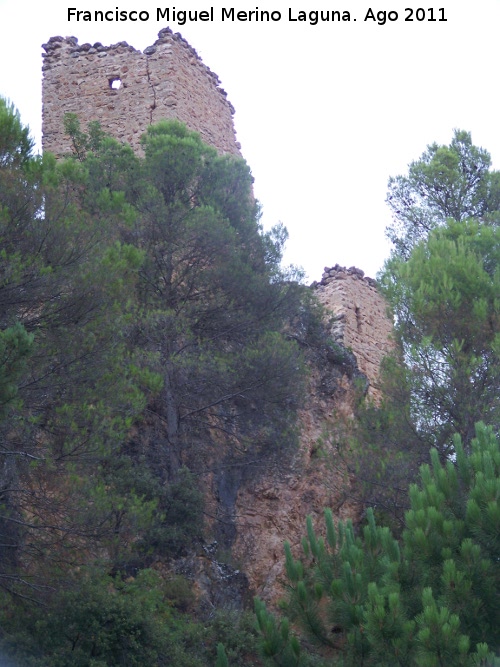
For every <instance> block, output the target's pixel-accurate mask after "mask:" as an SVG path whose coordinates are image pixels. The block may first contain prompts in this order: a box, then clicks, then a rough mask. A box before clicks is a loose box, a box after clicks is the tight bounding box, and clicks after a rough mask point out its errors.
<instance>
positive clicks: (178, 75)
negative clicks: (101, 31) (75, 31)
mask: <svg viewBox="0 0 500 667" xmlns="http://www.w3.org/2000/svg"><path fill="white" fill-rule="evenodd" d="M43 48H44V49H45V51H46V53H45V54H43V58H44V64H43V83H42V99H43V112H42V131H43V139H42V144H43V149H44V150H45V151H51V152H53V153H55V154H56V155H57V156H60V155H63V154H65V153H68V152H69V151H70V150H71V144H70V141H69V138H68V137H67V136H65V134H64V127H63V118H64V114H66V113H68V112H71V113H75V114H76V115H77V116H78V118H79V119H80V122H81V124H82V128H83V129H85V127H86V124H87V123H88V122H89V121H92V120H97V121H99V122H100V123H101V126H102V128H103V129H104V130H105V131H106V132H109V133H110V134H111V135H112V136H114V137H116V138H117V139H119V140H122V141H125V142H127V143H129V144H130V145H131V146H132V147H133V149H134V150H135V151H137V152H139V153H140V144H139V140H140V137H141V135H142V134H143V133H144V132H145V131H146V129H147V127H148V125H150V124H152V123H156V122H158V121H159V120H161V119H165V118H177V119H178V120H180V121H182V122H183V123H186V125H187V126H188V127H189V128H190V129H191V130H194V131H196V132H199V133H200V135H201V137H202V139H203V140H204V141H205V142H206V143H207V144H209V145H211V146H214V147H215V148H216V149H217V150H218V151H219V153H231V154H233V155H239V154H240V145H239V144H238V143H237V142H236V138H235V131H234V124H233V114H234V108H233V106H232V105H231V104H230V102H229V101H228V100H227V97H226V93H225V91H224V90H223V89H222V88H221V87H220V85H219V84H220V81H219V79H218V77H217V75H216V74H214V73H213V72H212V71H210V69H209V68H208V67H207V66H206V65H204V64H203V62H202V61H201V59H200V58H199V56H198V54H197V53H196V51H195V50H194V49H193V48H192V47H191V46H190V45H189V44H188V43H187V42H186V40H184V39H183V38H182V37H181V35H179V34H178V33H177V34H174V33H173V32H172V31H171V30H170V29H169V28H165V29H163V30H161V31H160V32H159V33H158V39H157V40H156V42H155V43H154V44H153V45H152V46H149V47H148V48H146V49H144V52H141V51H138V50H137V49H135V48H134V47H133V46H129V45H128V44H127V42H119V43H118V44H113V45H112V46H103V45H102V44H100V43H99V42H98V43H96V44H93V45H91V44H81V45H79V44H78V40H77V39H76V37H66V38H63V37H51V38H50V40H49V41H48V43H47V44H43Z"/></svg>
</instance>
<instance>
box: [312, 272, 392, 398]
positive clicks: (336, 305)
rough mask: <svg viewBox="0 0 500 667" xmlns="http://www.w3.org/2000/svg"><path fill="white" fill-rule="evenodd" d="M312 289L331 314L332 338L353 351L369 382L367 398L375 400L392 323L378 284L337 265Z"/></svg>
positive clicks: (388, 348) (378, 395) (362, 273)
mask: <svg viewBox="0 0 500 667" xmlns="http://www.w3.org/2000/svg"><path fill="white" fill-rule="evenodd" d="M314 287H315V288H316V296H317V297H318V299H319V301H320V302H321V303H322V304H323V306H324V307H325V308H326V310H327V312H328V313H330V314H331V315H332V322H331V336H332V339H333V340H334V341H335V342H337V343H340V344H341V345H343V346H344V347H347V348H349V349H351V350H352V352H353V354H354V356H355V357H356V360H357V363H358V368H359V370H360V371H361V372H362V373H363V374H364V375H365V376H366V378H367V380H368V382H369V386H368V395H369V397H370V398H372V399H373V400H375V401H378V400H379V399H380V398H381V395H380V385H379V371H380V365H381V363H382V360H383V358H384V357H385V356H387V355H388V354H390V353H391V352H393V350H394V343H393V341H392V333H393V330H394V324H393V321H392V319H391V318H390V317H389V315H388V314H387V302H386V301H385V299H384V298H383V296H382V295H381V294H380V292H379V291H378V289H377V283H376V282H375V280H373V279H372V278H368V277H365V275H364V272H363V271H361V269H357V268H356V267H354V266H352V267H350V268H349V269H346V268H345V267H343V266H339V265H338V264H336V265H335V266H334V267H332V268H329V267H325V270H324V272H323V276H322V279H321V282H320V283H315V284H314Z"/></svg>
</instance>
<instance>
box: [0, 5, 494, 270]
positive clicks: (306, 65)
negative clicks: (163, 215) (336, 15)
mask: <svg viewBox="0 0 500 667" xmlns="http://www.w3.org/2000/svg"><path fill="white" fill-rule="evenodd" d="M421 6H422V9H421V11H420V12H419V13H418V15H419V16H420V17H421V18H422V17H425V20H423V21H417V20H415V19H416V16H417V11H416V10H417V9H418V8H419V7H421ZM69 7H74V8H75V9H77V10H87V11H92V12H93V11H94V10H112V11H113V13H114V11H115V10H116V8H118V9H119V10H120V11H127V12H129V11H132V10H142V11H146V12H148V14H149V20H147V21H143V22H140V21H137V22H132V21H118V22H117V21H113V22H100V21H98V22H95V21H92V22H85V21H82V20H80V21H79V22H77V21H76V20H75V19H72V20H71V21H70V20H68V8H69ZM158 7H160V8H161V9H162V10H163V9H165V8H166V7H170V9H171V10H172V9H173V8H174V7H175V8H176V9H177V10H183V9H184V10H191V11H194V10H203V9H210V7H213V8H214V21H213V22H197V23H194V22H191V23H186V24H185V25H183V26H180V25H179V24H178V23H176V22H170V24H169V25H170V27H171V28H172V29H173V30H174V32H181V34H182V35H183V36H184V37H185V38H186V39H187V40H188V41H189V42H190V44H191V45H192V46H193V47H194V48H195V49H196V50H197V51H198V54H199V55H200V56H201V58H202V59H203V61H204V62H205V64H206V65H208V66H209V67H210V69H212V70H213V71H214V72H216V73H217V74H218V76H219V78H220V79H221V81H222V85H223V87H224V88H225V90H226V91H227V93H228V98H229V100H230V101H231V102H232V104H233V105H234V107H235V108H236V114H235V125H236V130H237V136H238V140H239V141H240V143H241V145H242V152H243V155H244V157H245V158H246V160H247V161H248V163H249V165H250V167H251V169H252V172H253V175H254V177H255V192H256V195H257V197H258V199H259V200H260V201H261V203H262V205H263V210H264V223H265V225H266V226H270V225H272V224H274V223H276V222H278V221H281V222H283V223H284V224H285V225H286V226H287V228H288V230H289V234H290V240H289V243H288V250H287V254H286V260H287V262H292V263H294V264H298V265H301V266H302V267H303V268H304V269H305V270H306V272H307V275H308V278H309V280H318V279H320V277H321V273H322V270H323V267H324V266H332V265H333V264H336V263H339V264H341V265H345V266H351V265H355V266H357V267H359V268H361V269H363V270H364V271H365V272H366V273H367V274H368V275H371V276H374V275H375V274H376V272H377V271H378V270H379V269H380V267H381V266H382V264H383V262H384V259H385V258H386V257H387V255H388V252H389V246H388V243H387V242H386V240H385V237H384V228H385V227H386V225H387V224H388V223H389V222H390V214H389V210H388V208H387V206H386V204H385V203H384V200H385V195H386V187H387V180H388V178H389V176H391V175H392V176H395V175H397V174H400V173H404V172H405V171H406V167H407V165H408V163H409V162H410V161H412V160H414V159H417V158H418V157H419V156H420V155H421V153H422V152H423V151H424V150H425V148H426V145H427V144H429V143H432V142H434V141H437V142H438V143H449V141H450V140H451V137H452V133H453V129H454V128H460V129H465V130H468V131H470V132H472V138H473V141H474V143H476V144H478V145H481V146H483V147H484V148H487V149H488V150H489V151H490V153H491V155H492V158H493V163H494V166H495V167H496V168H500V131H499V127H498V125H499V117H500V114H499V109H498V107H499V100H500V91H499V33H500V0H474V2H465V1H464V0H439V2H436V3H435V4H432V2H431V0H427V2H426V3H425V4H423V3H420V4H419V0H416V1H415V2H413V1H412V0H404V2H403V1H402V0H383V1H381V2H379V3H378V4H370V0H366V1H365V0H344V2H343V3H340V4H335V3H331V4H328V3H323V2H318V3H317V4H314V3H312V2H309V3H306V2H305V1H304V2H303V3H302V4H301V3H295V2H293V1H291V2H283V1H282V0H276V1H275V2H269V1H267V0H266V2H262V3H260V4H259V5H256V4H250V3H249V4H248V5H246V4H243V3H239V4H237V5H236V4H233V5H232V4H231V3H230V0H228V2H227V4H224V3H218V4H208V2H207V3H206V4H205V3H202V2H199V1H198V0H192V1H190V2H177V3H172V4H170V5H167V4H161V3H158V2H154V1H153V2H139V1H137V2H119V1H118V0H114V2H107V1H106V0H101V2H99V3H95V2H90V1H89V2H83V3H81V4H80V3H79V2H77V1H76V0H67V1H65V2H60V1H59V0H51V1H50V2H39V1H31V2H20V0H16V1H13V0H0V95H2V96H4V97H8V98H9V99H10V100H11V101H13V102H14V103H15V104H16V106H17V107H18V108H19V110H20V112H21V117H22V120H23V121H24V123H25V124H29V126H30V127H31V130H32V132H33V135H34V136H35V138H36V139H37V141H38V142H40V135H41V65H42V58H41V53H42V49H41V44H42V43H43V42H46V41H48V39H49V38H50V37H51V36H53V35H62V36H68V35H74V36H76V37H77V38H78V40H79V42H80V44H83V43H84V42H91V43H94V42H97V41H99V42H102V43H103V44H105V45H109V44H113V43H116V42H119V41H122V40H125V41H127V42H128V43H129V44H131V45H132V46H134V47H135V48H138V49H141V50H142V49H144V48H145V47H147V46H149V45H150V44H152V43H153V42H154V41H155V40H156V37H157V33H158V31H159V30H160V29H161V28H163V27H165V26H166V25H167V22H166V21H165V20H160V21H157V8H158ZM222 7H225V8H226V9H228V8H230V7H235V8H236V9H237V10H240V11H241V10H243V11H245V10H246V11H250V10H255V9H256V8H257V7H258V9H259V10H268V11H275V12H280V13H281V20H279V21H273V22H269V23H268V22H262V21H258V22H256V21H255V20H252V21H247V22H242V21H240V22H237V21H235V22H230V21H227V20H225V21H222V20H221V18H222V11H221V10H222ZM406 7H408V8H410V9H408V10H407V9H406ZM431 8H432V9H433V11H432V12H431V11H430V9H431ZM370 9H371V10H372V15H373V16H375V17H377V14H378V12H384V11H385V12H389V11H390V10H392V11H393V12H396V13H397V17H398V18H397V20H395V21H387V22H386V23H385V25H381V23H382V22H383V15H382V14H380V15H379V19H380V20H379V21H377V20H372V19H370V18H368V20H364V19H365V18H366V16H367V15H369V10H370ZM411 9H413V10H414V12H413V18H414V20H413V21H405V18H406V17H409V15H410V10H411ZM301 10H305V11H306V12H307V13H308V12H310V11H311V10H323V11H324V12H325V11H327V10H330V11H331V10H340V11H341V12H349V13H350V18H351V21H350V22H348V21H341V22H338V21H333V22H332V21H330V22H322V23H318V24H317V25H312V21H310V20H307V21H303V22H301V21H298V20H295V21H294V20H290V19H294V18H295V19H296V18H298V17H299V12H300V11H301ZM143 16H145V15H144V14H143ZM274 16H275V17H277V14H275V15H274ZM391 17H392V18H395V14H392V15H391ZM443 17H444V18H446V19H447V20H446V21H439V20H436V21H429V20H427V19H429V18H435V19H440V18H443ZM354 19H356V20H355V21H354Z"/></svg>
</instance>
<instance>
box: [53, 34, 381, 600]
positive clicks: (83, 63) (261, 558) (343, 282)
mask: <svg viewBox="0 0 500 667" xmlns="http://www.w3.org/2000/svg"><path fill="white" fill-rule="evenodd" d="M44 49H45V51H46V53H45V54H44V66H43V86H42V91H43V149H44V150H46V151H51V152H52V153H54V154H55V155H56V156H58V157H60V156H62V155H65V154H68V153H70V152H71V142H70V139H69V137H67V136H65V133H64V124H63V118H64V115H65V114H66V113H68V112H72V113H75V114H76V115H77V117H78V118H79V120H80V123H81V125H82V126H83V127H84V128H85V127H86V125H87V124H88V122H89V121H94V120H97V121H99V122H100V124H101V127H102V128H103V130H105V131H106V132H108V133H109V134H111V135H112V136H114V137H115V138H117V139H118V140H121V141H125V142H127V143H128V144H130V145H131V146H132V148H133V149H134V151H136V152H137V153H139V154H140V153H141V146H140V137H141V135H142V134H143V133H144V132H145V131H146V130H147V128H148V126H149V125H150V124H153V123H156V122H158V121H160V120H161V119H164V118H175V119H178V120H180V121H182V122H184V123H185V124H186V125H187V126H188V127H189V128H190V129H191V130H194V131H196V132H198V133H199V134H200V135H201V137H202V139H203V140H204V141H205V142H206V143H207V144H209V145H211V146H213V147H214V148H216V149H217V151H218V152H219V153H220V154H230V155H235V156H240V146H239V144H238V143H237V141H236V138H235V131H234V125H233V114H234V109H233V107H232V106H231V104H230V103H229V101H228V100H227V97H226V93H225V92H224V91H223V90H222V89H221V88H220V85H219V79H218V78H217V76H216V75H215V74H214V73H213V72H211V71H210V69H209V68H208V67H207V66H206V65H204V64H203V63H202V61H201V60H200V58H199V57H198V55H197V54H196V51H194V49H192V48H191V46H189V44H188V43H187V42H186V41H185V40H184V39H183V38H182V37H181V36H180V35H179V34H173V33H172V31H171V30H170V29H168V28H165V29H164V30H161V31H160V33H159V38H158V40H157V41H156V42H155V43H154V44H153V46H150V47H148V48H146V49H145V50H144V52H141V51H138V50H136V49H134V48H133V47H132V46H129V45H128V44H127V43H126V42H120V43H118V44H114V45H112V46H109V47H106V46H103V45H102V44H100V43H96V44H94V45H91V44H82V45H80V46H79V45H78V40H77V39H76V38H75V37H66V38H63V37H52V38H51V39H50V40H49V41H48V43H47V44H44ZM312 288H313V289H314V290H315V293H316V295H317V297H318V299H319V301H320V302H321V303H322V304H323V306H324V307H325V310H326V313H327V318H328V319H329V326H330V338H331V339H332V340H333V341H334V342H336V343H338V344H339V345H341V346H343V347H344V348H349V349H350V350H351V351H352V353H353V355H354V357H355V358H356V361H355V365H356V364H357V369H358V370H359V371H361V373H362V374H363V375H364V376H365V377H366V379H367V385H368V386H367V391H368V396H369V398H371V399H372V400H374V401H375V402H377V401H378V400H379V399H380V397H381V390H380V386H379V369H380V364H381V361H382V358H383V357H384V355H385V354H387V353H389V352H390V351H391V349H392V343H391V340H390V336H391V333H392V326H393V325H392V321H391V319H390V317H388V315H387V312H386V307H387V306H386V303H385V301H384V299H383V297H382V296H381V294H380V293H379V292H378V290H377V286H376V283H375V281H374V280H372V279H371V278H367V277H365V276H364V274H363V272H362V271H361V270H359V269H356V268H355V267H351V268H349V269H346V268H345V267H340V266H338V265H335V266H334V267H332V268H328V267H327V268H325V270H324V273H323V276H322V278H321V281H320V282H319V283H313V285H312ZM348 356H352V355H348ZM322 374H324V376H325V378H326V380H325V381H323V375H322ZM330 376H331V377H330ZM309 384H310V386H309V389H308V391H307V392H306V394H307V395H306V397H305V398H306V401H305V405H304V408H303V409H302V411H301V415H300V424H301V436H300V447H299V450H298V451H297V454H296V457H295V459H296V461H295V464H293V465H292V466H291V467H290V469H288V470H287V471H285V472H281V473H279V474H276V472H275V471H274V469H269V471H268V472H267V473H266V474H264V475H263V476H260V477H258V479H257V478H256V479H255V480H253V479H249V480H247V481H246V482H244V483H243V482H241V485H240V487H239V488H238V490H237V494H236V498H235V500H234V507H233V510H232V511H233V514H234V517H233V518H234V525H235V529H236V537H235V542H234V544H233V546H232V553H233V556H234V557H235V558H236V560H238V559H239V560H240V561H241V564H242V571H243V572H244V573H245V577H246V578H247V579H248V583H249V587H250V589H251V590H252V591H253V592H256V593H258V594H260V595H261V596H263V597H264V598H265V599H267V600H271V601H272V600H276V599H277V598H278V597H279V595H280V591H281V588H280V584H279V582H280V580H281V579H282V578H283V572H284V561H283V546H282V545H283V541H284V540H285V539H288V540H289V541H290V542H291V544H292V547H293V548H297V549H298V548H299V546H300V541H301V538H302V535H303V530H304V525H303V524H304V517H305V516H306V514H311V515H313V516H314V517H315V525H320V522H321V521H322V518H321V517H322V511H323V508H324V507H332V508H334V510H335V515H336V516H337V517H338V518H348V517H350V518H352V517H353V516H355V515H356V512H357V508H356V506H355V504H353V503H352V502H350V501H348V500H346V497H344V495H342V494H343V493H344V492H343V491H342V492H340V491H339V489H343V488H344V487H345V483H346V481H345V476H344V474H343V473H342V474H339V473H338V472H335V471H332V469H331V468H330V467H329V465H327V463H326V459H323V458H321V457H316V454H315V452H316V449H317V447H318V442H319V440H320V439H321V438H323V437H324V433H325V429H327V430H328V429H330V428H331V427H332V426H333V427H334V426H335V421H336V419H337V416H338V415H339V414H341V415H342V414H343V415H347V417H350V416H352V415H351V413H352V396H353V382H352V368H351V373H349V370H348V369H343V366H342V364H340V365H339V366H337V367H333V366H332V368H331V369H329V368H316V369H313V373H312V375H311V381H310V383H309ZM207 497H208V496H207ZM212 500H213V502H214V503H216V502H217V500H216V495H215V494H214V495H213V498H212ZM212 500H210V498H209V500H208V502H212ZM231 516H232V515H231ZM231 520H233V519H231ZM202 560H203V559H202ZM205 560H206V559H205ZM200 562H201V561H200ZM203 562H204V561H203ZM200 567H202V566H201V565H200ZM203 567H204V566H203ZM236 572H237V571H236ZM203 576H204V575H203ZM205 579H206V577H205ZM205 579H203V577H201V576H200V579H199V580H200V581H202V580H203V581H205ZM207 580H208V579H207Z"/></svg>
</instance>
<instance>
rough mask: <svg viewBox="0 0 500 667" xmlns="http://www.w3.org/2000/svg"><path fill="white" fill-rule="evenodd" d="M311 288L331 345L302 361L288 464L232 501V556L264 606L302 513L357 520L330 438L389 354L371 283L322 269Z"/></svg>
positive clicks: (373, 386) (382, 312)
mask: <svg viewBox="0 0 500 667" xmlns="http://www.w3.org/2000/svg"><path fill="white" fill-rule="evenodd" d="M313 288H314V289H315V290H316V293H317V296H318V298H319V300H320V301H321V303H322V304H323V305H324V306H325V309H326V314H327V316H328V315H331V316H332V318H331V321H330V323H329V328H330V333H331V340H332V341H333V345H328V344H327V345H326V346H325V348H324V349H323V351H322V353H321V354H320V355H319V356H318V357H317V358H316V359H313V360H312V362H311V364H310V370H311V379H310V382H309V386H308V390H307V398H306V404H305V406H304V407H303V409H302V411H301V414H300V430H301V435H300V445H299V449H298V451H297V453H296V455H295V456H294V459H293V460H292V461H291V462H290V464H289V465H288V466H286V464H285V462H284V463H283V467H282V468H281V469H279V468H278V467H277V466H276V465H275V466H274V467H273V468H272V469H270V470H269V472H268V473H267V474H265V475H264V476H262V477H260V478H259V479H258V480H255V481H247V482H246V483H245V484H243V485H242V486H241V487H240V489H239V492H238V497H237V500H236V503H235V515H236V520H235V525H236V538H235V541H234V545H233V555H234V557H235V559H236V561H237V562H239V563H240V564H241V569H242V570H243V571H244V572H245V573H246V575H247V577H248V580H249V585H250V588H251V590H253V592H255V593H258V594H259V595H260V596H261V597H263V598H264V599H266V600H267V601H269V602H271V603H273V602H276V601H277V599H278V598H279V597H280V596H282V595H283V588H282V586H281V583H280V582H282V581H284V579H285V575H284V551H283V544H284V542H285V540H288V541H289V542H290V544H291V546H292V550H294V551H295V552H296V553H299V552H300V551H301V546H300V545H301V540H302V538H303V537H304V535H305V520H306V516H307V515H308V514H310V515H311V516H312V517H313V523H314V524H315V526H316V527H317V528H318V529H319V530H320V531H323V529H324V522H323V510H324V508H325V507H330V508H331V509H332V510H333V513H334V517H335V519H336V520H338V519H343V520H345V519H347V518H351V519H353V520H356V518H357V517H358V515H359V511H360V508H359V507H357V506H356V503H355V501H354V500H353V499H352V494H351V487H352V480H351V479H349V477H348V476H347V475H346V473H345V469H344V468H343V464H342V460H341V458H340V457H339V455H338V452H337V451H336V448H337V442H336V440H335V435H336V431H337V426H338V423H339V418H341V420H340V421H342V422H343V423H346V422H347V423H348V422H349V419H352V417H353V403H352V401H353V399H354V394H355V381H356V380H358V381H360V382H361V383H362V384H364V385H365V388H366V391H367V393H368V396H369V397H370V398H372V399H373V400H375V401H376V400H378V399H379V398H380V388H379V385H378V372H379V368H380V363H381V361H382V359H383V357H384V356H385V355H386V354H388V353H389V352H390V351H391V349H392V343H391V340H390V335H391V333H392V328H393V325H392V321H391V319H390V318H389V317H388V315H387V312H386V311H387V304H386V303H385V301H384V299H383V297H382V296H381V295H380V294H379V292H378V291H377V288H376V283H375V281H374V280H372V279H371V278H365V277H364V274H363V272H362V271H361V270H360V269H356V268H354V267H351V268H350V269H345V268H343V267H340V266H338V265H336V266H335V267H334V268H332V269H325V273H324V275H323V279H322V281H321V283H319V284H317V283H315V284H313ZM350 350H352V352H351V351H350ZM325 436H326V437H325Z"/></svg>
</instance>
